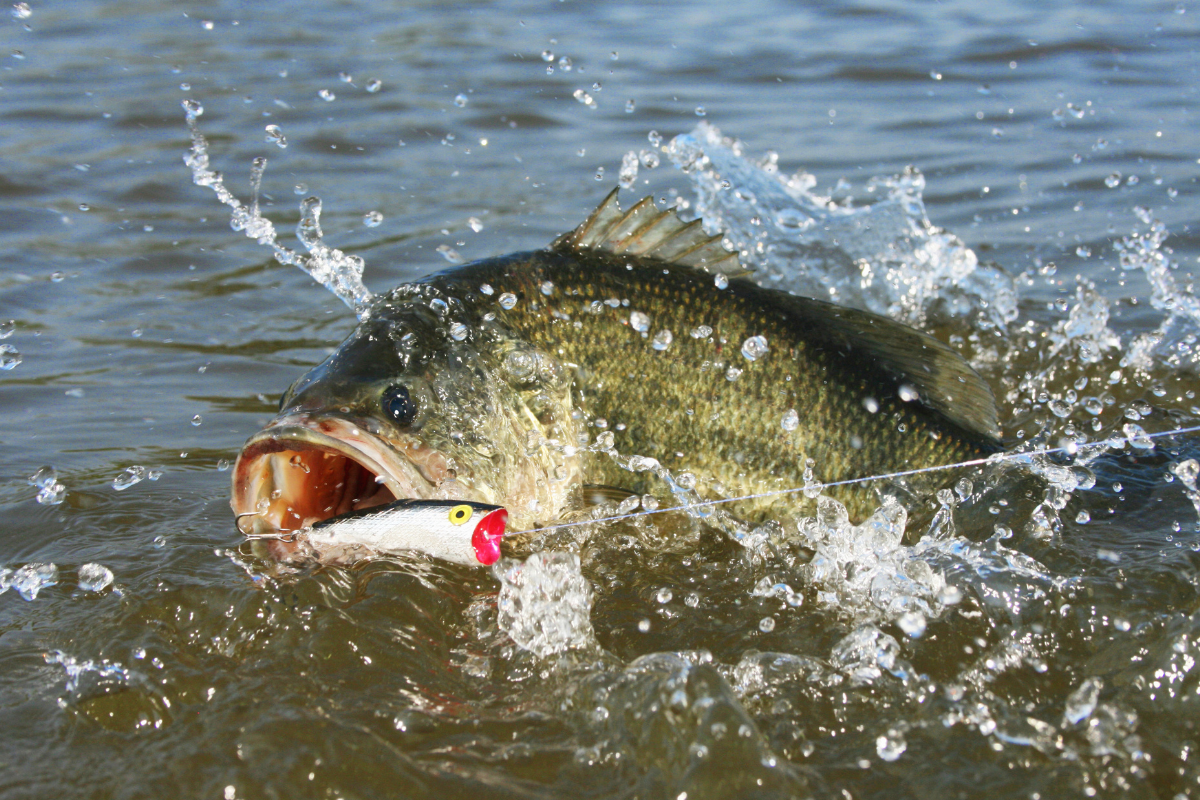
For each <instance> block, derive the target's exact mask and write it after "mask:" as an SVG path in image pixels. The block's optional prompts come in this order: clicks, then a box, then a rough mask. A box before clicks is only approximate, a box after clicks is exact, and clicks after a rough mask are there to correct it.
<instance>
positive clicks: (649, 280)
mask: <svg viewBox="0 0 1200 800" xmlns="http://www.w3.org/2000/svg"><path fill="white" fill-rule="evenodd" d="M547 281H548V282H550V283H552V284H553V285H554V291H553V294H552V296H551V297H545V296H544V295H543V294H542V291H541V286H542V285H543V283H545V282H547ZM429 282H430V283H431V284H433V285H435V286H437V287H438V288H440V289H441V290H442V291H444V292H446V293H447V294H450V295H453V296H456V297H459V298H461V299H463V300H464V302H465V303H467V305H468V306H469V307H471V308H473V309H474V310H475V311H476V313H477V314H478V315H480V316H482V314H484V313H487V312H489V311H491V312H494V313H495V314H496V319H497V322H499V323H501V324H502V325H504V326H505V327H507V328H509V329H510V330H511V331H512V333H513V335H515V336H516V337H518V338H520V339H522V340H525V341H528V342H530V343H531V344H533V345H534V346H535V347H537V348H539V349H542V350H544V351H546V352H549V353H553V354H555V355H556V356H557V357H558V358H559V359H560V360H561V361H563V362H567V363H570V364H574V365H578V367H580V368H581V369H579V370H578V371H577V372H578V376H577V377H576V380H575V384H574V387H573V389H574V391H575V399H576V403H577V406H578V407H579V408H580V410H582V411H583V412H584V413H585V414H586V415H587V416H588V417H589V418H591V419H596V418H602V419H606V420H607V421H608V422H609V424H610V426H611V425H615V424H616V423H624V425H625V426H626V429H625V430H624V431H621V432H617V433H616V437H617V440H616V447H617V449H618V450H619V451H620V452H622V453H625V454H636V455H641V456H646V457H650V458H655V459H657V460H658V461H659V462H660V463H662V465H663V466H665V467H667V468H668V469H670V470H672V471H674V472H681V471H690V472H693V473H695V474H696V475H698V476H701V477H702V478H705V479H707V483H708V485H709V487H710V493H713V492H712V489H711V487H713V486H714V485H715V484H716V483H719V484H720V486H721V487H723V491H724V493H726V494H728V495H733V494H751V493H755V492H761V491H767V490H771V489H778V488H784V487H791V486H797V485H800V484H801V483H802V482H803V473H804V467H805V465H806V461H807V459H809V458H811V459H813V461H814V462H815V464H814V470H815V475H816V478H817V479H818V480H820V481H837V480H845V479H848V478H853V477H858V476H861V475H867V474H872V473H873V472H890V471H898V470H901V469H909V468H914V467H923V466H932V465H934V464H943V463H947V462H950V461H957V460H963V459H967V458H973V457H978V456H979V455H983V454H986V453H990V452H994V451H995V450H996V449H997V448H996V445H995V443H994V442H993V441H990V440H989V439H987V438H986V437H983V436H979V435H975V434H972V433H971V432H969V431H964V430H959V429H956V428H957V426H954V425H953V424H952V423H949V422H948V421H947V420H945V419H944V418H941V417H940V415H938V414H937V413H936V412H935V411H932V410H930V409H928V408H927V407H925V406H923V405H921V404H920V403H911V402H903V401H902V400H900V399H899V397H897V393H896V390H895V388H894V386H893V385H892V384H894V383H895V381H894V380H889V379H883V378H881V377H879V376H878V375H876V376H874V377H876V381H875V382H874V383H872V382H871V381H870V380H869V378H870V377H872V376H871V373H872V372H878V370H872V369H871V368H870V365H864V364H859V363H857V361H856V360H855V359H853V356H854V354H853V353H852V352H843V353H838V352H834V351H832V350H831V349H829V348H828V347H824V348H823V347H822V346H821V344H822V342H821V341H820V337H819V336H818V337H817V341H816V342H814V341H813V340H812V337H813V336H814V335H815V334H817V333H819V331H814V326H815V325H816V324H817V323H818V322H819V321H820V316H821V315H822V314H823V313H826V312H828V311H830V310H833V309H836V307H833V306H830V305H829V304H826V303H820V302H818V301H808V300H806V299H804V298H793V297H791V296H788V295H784V294H782V293H779V292H776V291H772V290H767V289H762V288H761V287H758V286H756V285H754V284H753V283H751V282H749V281H747V280H745V279H735V280H733V281H730V282H729V285H728V286H727V287H726V288H724V289H719V288H717V286H716V284H715V282H714V280H713V277H712V276H711V275H709V274H707V273H705V272H703V271H701V270H698V269H695V268H692V267H687V266H680V265H669V264H665V263H664V262H661V261H658V260H657V259H646V258H641V257H637V256H619V255H614V254H609V253H605V252H595V251H593V252H588V253H570V252H568V253H562V252H557V251H546V252H531V253H523V254H517V255H514V256H509V257H506V258H503V259H494V260H489V261H484V262H478V263H476V264H472V265H466V266H463V267H461V268H459V269H456V270H453V271H449V272H447V273H443V274H442V275H439V276H434V277H432V278H431V279H429ZM485 283H487V284H490V285H492V286H494V287H495V289H496V292H497V293H499V292H511V293H512V294H514V295H516V297H517V299H518V300H517V303H516V305H515V306H514V307H513V308H511V309H507V310H506V309H504V308H502V307H501V306H499V304H496V303H494V302H493V300H492V298H489V297H487V296H485V295H481V294H480V293H479V292H478V287H479V286H480V285H482V284H485ZM610 298H618V299H621V300H622V301H624V300H629V305H628V306H625V305H622V306H621V307H619V308H612V307H610V306H608V305H604V304H603V303H602V304H601V306H600V309H601V310H600V311H599V313H590V312H588V311H585V310H584V309H586V308H587V307H588V306H589V305H590V304H591V302H592V301H595V300H600V301H603V300H606V299H610ZM633 311H641V312H643V313H646V314H647V315H649V317H650V319H651V324H650V329H649V331H648V332H647V334H646V335H643V334H642V333H641V332H638V331H635V330H634V329H633V328H632V327H631V325H630V324H629V317H630V313H631V312H633ZM552 312H557V314H555V313H552ZM576 321H579V322H580V323H581V325H579V326H576V325H575V324H574V323H575V322H576ZM701 324H704V325H709V326H710V327H712V329H713V333H712V336H711V337H706V338H704V339H694V338H692V337H691V335H690V331H691V330H692V329H694V328H695V327H697V326H699V325H701ZM888 325H889V329H890V326H893V325H896V324H895V323H888ZM897 327H899V326H897ZM662 329H668V330H671V331H672V333H673V334H675V336H674V339H673V341H672V342H671V344H670V345H669V346H668V347H667V348H666V349H665V350H661V351H660V350H655V349H654V348H653V347H652V346H651V343H650V340H651V337H652V336H653V334H654V333H655V332H656V331H659V330H662ZM755 335H761V336H764V337H765V338H766V340H767V342H768V346H769V348H770V349H769V350H768V352H767V353H766V355H765V356H763V357H762V358H760V359H758V360H756V361H753V362H751V361H749V360H747V359H746V358H744V357H743V355H742V353H741V348H742V344H743V342H744V341H745V340H746V339H747V338H749V337H751V336H755ZM845 358H851V361H852V363H853V364H854V366H853V367H847V366H844V365H841V364H840V363H839V361H840V360H841V359H845ZM858 361H861V359H858ZM730 366H731V367H736V368H739V369H742V370H743V372H742V374H741V375H740V376H739V377H738V378H737V379H736V380H732V381H731V380H728V379H727V378H726V375H725V367H730ZM868 398H871V399H874V400H875V401H876V402H877V403H878V404H879V408H878V410H877V411H876V412H875V413H871V412H870V411H868V410H867V408H866V407H865V405H864V401H865V400H867V399H868ZM792 408H794V409H796V411H797V412H798V413H799V416H800V424H799V425H798V426H797V428H796V429H795V430H794V431H786V430H784V428H783V427H782V424H781V421H782V419H783V416H784V414H785V413H786V412H787V411H788V410H789V409H792ZM689 409H690V410H691V411H692V413H691V414H688V413H687V411H688V410H689ZM901 425H903V426H905V427H906V428H907V430H906V431H905V432H904V433H901V432H900V431H899V427H900V426H901ZM933 434H936V435H938V436H940V438H936V439H935V438H934V435H933ZM852 437H857V440H858V441H861V443H862V446H861V448H857V449H856V448H855V447H853V446H852V441H851V439H852ZM677 454H681V455H677ZM631 478H633V476H632V475H631V474H630V473H629V472H628V471H626V470H623V469H621V468H620V467H619V466H617V465H616V464H615V463H614V462H613V461H612V459H610V458H608V457H607V456H605V455H593V456H591V457H590V458H589V459H588V464H587V467H586V472H585V480H586V481H588V482H592V483H609V484H614V485H621V486H624V487H628V488H630V489H631V490H633V491H638V492H641V491H647V490H649V489H650V488H652V486H651V484H650V483H649V482H648V481H647V480H646V479H644V478H643V479H637V480H631ZM945 480H946V477H945V476H937V477H936V478H930V479H927V480H924V481H922V480H918V481H916V482H915V484H914V485H913V486H912V487H911V488H912V490H913V492H914V493H915V494H919V495H920V494H927V493H929V492H930V491H931V488H934V487H933V483H934V482H936V484H937V485H942V484H944V483H945ZM927 484H928V485H927ZM714 494H715V493H714ZM831 494H832V495H833V496H835V497H837V499H839V500H841V501H842V502H844V503H845V504H846V505H847V508H848V509H849V510H850V514H851V517H852V518H861V517H863V516H865V515H866V514H868V513H870V511H871V510H873V509H874V508H875V507H876V506H877V505H878V498H877V497H876V495H875V493H874V491H873V490H872V489H870V488H869V487H846V488H842V489H838V490H836V491H833V492H831ZM783 502H786V503H787V504H788V506H789V508H791V509H792V510H795V506H796V503H797V499H796V498H788V499H787V500H778V499H776V500H773V501H760V502H759V503H758V505H757V506H756V507H754V509H753V513H754V515H755V516H758V515H760V514H762V513H764V512H768V511H769V510H771V509H773V508H775V504H778V503H783ZM735 509H736V511H737V512H740V513H742V514H745V513H746V512H747V511H749V510H750V509H749V508H748V504H740V505H736V506H735Z"/></svg>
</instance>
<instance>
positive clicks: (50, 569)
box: [8, 562, 58, 600]
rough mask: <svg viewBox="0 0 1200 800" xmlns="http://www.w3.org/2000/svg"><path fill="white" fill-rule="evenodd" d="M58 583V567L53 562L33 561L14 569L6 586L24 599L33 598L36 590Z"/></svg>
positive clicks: (36, 594) (36, 593)
mask: <svg viewBox="0 0 1200 800" xmlns="http://www.w3.org/2000/svg"><path fill="white" fill-rule="evenodd" d="M56 583H58V567H57V566H55V565H54V564H42V563H38V562H34V563H31V564H26V565H25V566H23V567H21V568H19V569H17V570H14V571H13V574H12V575H10V576H9V577H8V586H9V587H11V588H13V589H16V590H17V593H18V594H20V595H21V597H23V598H24V599H26V600H33V599H35V598H36V597H37V596H38V592H40V591H41V590H42V589H44V588H46V587H47V586H53V585H54V584H56Z"/></svg>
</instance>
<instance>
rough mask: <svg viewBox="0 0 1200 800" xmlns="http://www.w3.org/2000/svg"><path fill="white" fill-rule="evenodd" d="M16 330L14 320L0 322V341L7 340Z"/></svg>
mask: <svg viewBox="0 0 1200 800" xmlns="http://www.w3.org/2000/svg"><path fill="white" fill-rule="evenodd" d="M16 330H17V323H16V320H11V319H9V320H4V321H2V322H0V339H7V338H8V337H10V336H12V335H13V333H15V332H16Z"/></svg>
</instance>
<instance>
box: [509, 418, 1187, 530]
mask: <svg viewBox="0 0 1200 800" xmlns="http://www.w3.org/2000/svg"><path fill="white" fill-rule="evenodd" d="M1197 432H1200V425H1195V426H1192V427H1190V428H1176V429H1175V430H1170V431H1159V432H1158V433H1144V434H1141V435H1139V436H1138V437H1137V438H1138V440H1139V441H1140V440H1142V439H1161V438H1163V437H1166V436H1176V435H1178V434H1182V433H1197ZM1132 441H1133V437H1129V436H1115V437H1112V438H1109V439H1104V440H1101V441H1097V442H1089V443H1086V444H1077V443H1073V444H1070V445H1066V446H1064V447H1051V448H1049V449H1046V450H1030V451H1028V452H1024V453H995V454H993V455H990V456H986V457H984V458H973V459H971V460H969V461H959V462H956V463H954V464H941V465H939V466H936V467H921V468H920V469H906V470H901V471H900V472H886V473H883V474H880V475H868V476H867V477H865V478H847V479H846V480H841V481H829V482H828V483H823V482H820V481H818V482H815V483H811V484H809V485H807V486H798V487H795V488H792V489H775V490H773V491H770V492H761V493H759V494H747V495H741V496H739V497H723V498H720V499H718V500H702V501H700V502H696V503H691V502H685V504H684V505H682V506H671V507H668V508H656V509H653V510H649V511H632V512H630V513H628V514H618V515H615V516H611V517H599V518H597V519H589V520H582V521H579V522H563V523H560V524H558V525H547V526H545V527H542V528H533V529H532V530H529V531H526V533H542V532H544V531H554V530H560V529H563V528H576V527H579V526H580V525H591V524H592V523H596V522H616V521H617V520H622V519H633V518H634V517H648V516H650V515H651V514H665V513H667V512H669V511H692V510H694V509H701V508H710V507H713V506H719V505H724V504H725V503H737V502H740V501H742V500H761V499H763V498H766V497H781V496H784V495H789V494H796V493H797V492H803V491H806V490H807V491H824V490H825V489H829V488H833V487H835V486H852V485H854V484H858V483H869V482H871V481H884V480H892V479H895V478H907V477H910V476H912V475H922V474H925V473H927V472H941V471H944V470H950V469H961V468H963V467H978V466H982V465H984V464H1001V463H1005V462H1009V461H1028V460H1029V459H1031V458H1032V457H1033V456H1048V455H1056V454H1058V453H1067V454H1070V455H1075V454H1076V453H1078V452H1079V451H1080V450H1086V449H1088V448H1096V449H1099V448H1106V447H1112V446H1114V445H1116V444H1117V443H1118V442H1119V443H1120V444H1121V446H1125V445H1128V444H1129V443H1130V442H1132Z"/></svg>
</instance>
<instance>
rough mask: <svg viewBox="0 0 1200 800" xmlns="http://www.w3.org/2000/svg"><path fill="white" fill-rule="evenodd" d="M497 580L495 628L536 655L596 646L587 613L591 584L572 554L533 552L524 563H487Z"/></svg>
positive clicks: (576, 558) (506, 561) (575, 556)
mask: <svg viewBox="0 0 1200 800" xmlns="http://www.w3.org/2000/svg"><path fill="white" fill-rule="evenodd" d="M492 574H493V575H495V576H496V579H497V580H498V581H500V598H499V600H498V601H497V603H498V606H499V611H500V615H499V624H500V628H501V629H502V630H503V631H504V632H505V633H507V634H508V635H509V636H510V637H511V638H512V640H513V641H514V642H516V643H517V644H518V645H520V646H521V647H523V648H525V649H526V650H529V651H531V652H533V653H534V654H536V655H538V656H542V657H545V656H549V655H553V654H555V653H561V652H563V651H564V650H568V649H572V648H575V649H585V648H589V647H591V646H593V645H594V644H595V639H594V634H593V632H592V622H591V618H590V613H591V610H592V586H591V584H590V583H588V580H587V578H585V577H584V576H583V573H582V572H581V571H580V568H579V556H577V555H575V554H574V553H556V552H543V553H534V554H533V555H531V556H530V557H529V558H528V559H526V560H525V561H524V562H521V561H518V560H517V559H512V558H506V559H501V560H500V561H499V562H497V563H496V565H495V566H494V567H492Z"/></svg>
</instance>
